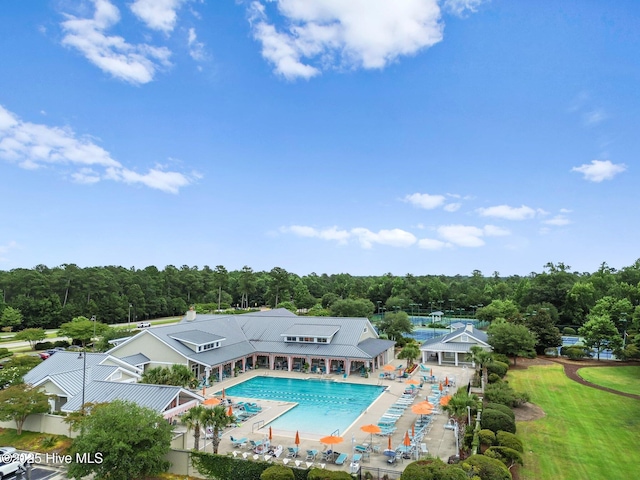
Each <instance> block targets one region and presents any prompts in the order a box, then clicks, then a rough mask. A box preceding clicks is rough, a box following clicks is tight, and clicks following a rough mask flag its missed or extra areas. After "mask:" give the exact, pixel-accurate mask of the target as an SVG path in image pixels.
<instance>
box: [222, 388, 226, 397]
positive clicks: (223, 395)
mask: <svg viewBox="0 0 640 480" xmlns="http://www.w3.org/2000/svg"><path fill="white" fill-rule="evenodd" d="M224 397H225V394H224V388H223V389H222V398H224Z"/></svg>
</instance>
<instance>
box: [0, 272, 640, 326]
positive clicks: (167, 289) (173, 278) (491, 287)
mask: <svg viewBox="0 0 640 480" xmlns="http://www.w3.org/2000/svg"><path fill="white" fill-rule="evenodd" d="M494 302H497V303H494ZM500 302H502V304H500ZM492 303H493V306H491V307H490V305H492ZM496 304H497V305H498V306H499V307H500V306H501V307H504V308H507V307H509V306H512V307H513V308H515V309H517V310H518V311H520V312H522V313H523V314H526V313H527V312H528V313H529V314H531V313H532V312H533V311H534V310H535V308H537V306H541V305H546V307H543V308H548V309H549V314H550V315H551V316H552V317H553V321H554V323H556V324H557V325H560V326H575V327H580V326H582V325H583V324H584V323H585V321H586V318H587V315H588V314H589V313H590V312H591V310H592V309H593V308H594V307H596V305H597V304H599V305H600V307H599V308H601V309H605V310H607V313H608V314H609V315H610V316H611V318H612V320H613V321H614V323H615V324H616V326H618V327H619V328H620V329H621V330H622V329H624V328H625V327H630V326H631V324H632V322H633V321H634V319H637V316H638V305H639V304H640V259H639V260H637V261H636V262H635V263H634V264H633V265H630V266H628V267H624V268H622V269H620V270H616V269H614V268H611V267H609V266H608V265H607V264H606V263H603V264H602V265H601V266H600V268H599V269H598V270H597V271H596V272H593V273H590V272H575V271H572V270H571V267H569V266H568V265H565V264H563V263H557V264H553V263H548V264H546V265H545V266H544V267H543V270H542V272H540V273H535V272H531V273H530V274H529V275H526V276H519V275H512V276H507V277H503V276H501V275H500V274H499V273H498V272H493V274H492V275H489V276H485V275H483V274H482V272H480V271H479V270H474V271H473V272H471V274H470V275H455V276H444V275H413V274H406V275H404V276H396V275H392V274H391V273H387V274H385V275H381V276H353V275H350V274H348V273H340V274H331V275H329V274H320V275H319V274H316V273H311V274H308V275H304V276H300V275H297V274H295V273H292V272H288V271H286V270H285V269H283V268H281V267H274V268H273V269H271V270H270V271H254V270H253V269H252V268H251V267H249V266H245V267H243V268H242V269H240V270H235V271H228V270H227V269H226V268H225V267H224V266H222V265H218V266H216V267H214V268H210V267H209V266H206V265H205V266H204V267H202V268H199V267H197V266H192V267H190V266H187V265H183V266H181V267H179V268H178V267H175V266H173V265H168V266H166V267H164V269H162V270H160V269H158V268H157V267H155V266H149V267H146V268H143V269H136V268H134V267H131V268H125V267H120V266H105V267H88V268H80V267H78V266H77V265H74V264H64V265H61V266H58V267H53V268H49V267H47V266H45V265H37V266H36V267H34V268H31V269H25V268H18V269H13V270H10V271H0V311H1V312H0V315H1V316H2V318H1V321H0V324H1V325H2V326H4V327H13V328H14V329H16V330H20V329H24V328H38V327H42V328H57V327H59V326H60V325H61V324H63V323H66V322H69V321H70V320H71V319H73V318H75V317H79V316H84V317H86V318H92V317H95V318H96V319H97V320H98V321H99V322H102V323H106V324H112V323H121V322H127V321H128V320H130V321H131V322H136V321H140V320H143V319H145V320H146V319H153V318H159V317H165V316H173V315H183V314H184V312H185V311H186V310H187V309H188V308H189V307H190V306H191V305H198V306H199V308H200V309H202V308H205V309H210V310H217V309H226V308H238V309H248V308H255V307H261V306H270V307H277V306H287V307H293V308H295V309H301V310H303V311H306V310H308V309H313V308H316V309H317V310H320V309H322V310H326V311H328V312H329V313H331V314H335V315H339V316H347V315H349V316H351V315H353V314H354V311H355V312H356V313H357V314H358V316H371V315H373V314H376V313H383V312H385V311H387V312H388V311H394V310H403V311H405V312H407V313H409V314H412V315H417V314H425V313H428V312H430V311H435V310H441V311H443V312H444V313H445V315H452V316H459V317H471V316H476V315H477V316H478V317H480V318H483V317H484V318H486V319H488V320H491V319H492V317H495V316H500V317H508V316H509V315H505V314H504V312H496V311H495V309H494V308H493V307H495V305H496ZM505 305H506V306H507V307H505ZM8 307H11V310H9V309H8ZM509 308H511V307H509ZM507 309H508V308H507ZM16 311H18V312H19V315H18V316H16V314H15V312H16ZM5 317H6V318H5Z"/></svg>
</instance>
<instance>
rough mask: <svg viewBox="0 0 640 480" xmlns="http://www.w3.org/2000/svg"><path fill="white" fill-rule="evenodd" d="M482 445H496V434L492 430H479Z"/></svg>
mask: <svg viewBox="0 0 640 480" xmlns="http://www.w3.org/2000/svg"><path fill="white" fill-rule="evenodd" d="M478 436H479V437H480V444H481V445H488V446H491V445H494V444H495V443H496V434H495V432H493V431H492V430H488V429H486V428H485V429H483V430H480V431H479V432H478Z"/></svg>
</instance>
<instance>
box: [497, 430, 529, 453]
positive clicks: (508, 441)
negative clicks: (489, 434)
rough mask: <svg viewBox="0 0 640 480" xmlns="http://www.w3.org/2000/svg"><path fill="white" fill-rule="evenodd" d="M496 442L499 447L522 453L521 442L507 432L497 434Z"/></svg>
mask: <svg viewBox="0 0 640 480" xmlns="http://www.w3.org/2000/svg"><path fill="white" fill-rule="evenodd" d="M496 442H497V443H498V445H499V446H501V447H508V448H512V449H513V450H516V451H517V452H520V453H524V446H523V445H522V440H520V439H519V438H518V437H517V436H516V435H514V434H513V433H509V432H498V433H497V434H496Z"/></svg>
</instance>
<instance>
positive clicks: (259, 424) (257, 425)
mask: <svg viewBox="0 0 640 480" xmlns="http://www.w3.org/2000/svg"><path fill="white" fill-rule="evenodd" d="M263 426H264V420H258V421H257V422H254V423H253V425H251V433H255V431H256V430H260V429H261V428H262V427H263Z"/></svg>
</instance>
